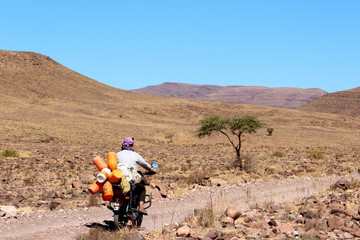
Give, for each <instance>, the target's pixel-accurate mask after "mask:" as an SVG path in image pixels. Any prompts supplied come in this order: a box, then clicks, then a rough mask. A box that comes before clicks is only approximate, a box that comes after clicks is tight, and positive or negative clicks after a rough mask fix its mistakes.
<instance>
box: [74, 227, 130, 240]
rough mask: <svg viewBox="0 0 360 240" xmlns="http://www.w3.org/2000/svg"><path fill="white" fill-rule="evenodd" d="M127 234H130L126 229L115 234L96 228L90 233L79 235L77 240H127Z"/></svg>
mask: <svg viewBox="0 0 360 240" xmlns="http://www.w3.org/2000/svg"><path fill="white" fill-rule="evenodd" d="M127 234H130V232H129V230H128V229H126V228H124V229H121V230H118V231H115V232H114V231H107V230H106V229H104V228H102V227H94V228H91V229H90V231H89V233H85V234H79V235H77V236H76V238H75V240H104V239H106V240H125V239H127V237H126V235H127ZM129 239H131V238H129Z"/></svg>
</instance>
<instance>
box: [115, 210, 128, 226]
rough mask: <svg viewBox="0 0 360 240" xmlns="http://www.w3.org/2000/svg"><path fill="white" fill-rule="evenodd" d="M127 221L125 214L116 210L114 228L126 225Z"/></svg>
mask: <svg viewBox="0 0 360 240" xmlns="http://www.w3.org/2000/svg"><path fill="white" fill-rule="evenodd" d="M125 225H126V222H125V220H124V218H123V216H121V215H120V212H114V228H115V229H121V228H123V227H125Z"/></svg>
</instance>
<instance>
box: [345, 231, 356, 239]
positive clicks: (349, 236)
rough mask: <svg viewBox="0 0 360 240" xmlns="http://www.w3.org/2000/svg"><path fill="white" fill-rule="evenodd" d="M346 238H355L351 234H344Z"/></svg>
mask: <svg viewBox="0 0 360 240" xmlns="http://www.w3.org/2000/svg"><path fill="white" fill-rule="evenodd" d="M344 238H345V239H352V238H354V236H353V235H351V233H348V232H344Z"/></svg>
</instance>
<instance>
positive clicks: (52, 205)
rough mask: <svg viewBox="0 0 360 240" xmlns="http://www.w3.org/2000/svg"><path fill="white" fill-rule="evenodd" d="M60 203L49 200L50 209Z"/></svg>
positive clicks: (53, 208)
mask: <svg viewBox="0 0 360 240" xmlns="http://www.w3.org/2000/svg"><path fill="white" fill-rule="evenodd" d="M60 204H61V203H60V202H58V201H51V202H50V210H55V209H56V208H57V207H58V206H59V205H60Z"/></svg>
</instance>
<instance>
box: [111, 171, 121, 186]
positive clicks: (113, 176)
mask: <svg viewBox="0 0 360 240" xmlns="http://www.w3.org/2000/svg"><path fill="white" fill-rule="evenodd" d="M121 177H122V172H121V170H120V169H115V170H114V171H112V172H111V173H110V174H109V182H111V183H116V182H117V181H119V180H120V179H121Z"/></svg>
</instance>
